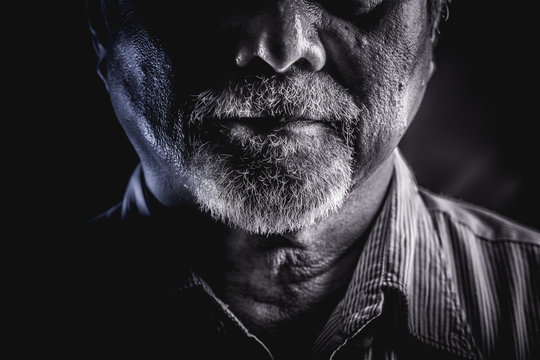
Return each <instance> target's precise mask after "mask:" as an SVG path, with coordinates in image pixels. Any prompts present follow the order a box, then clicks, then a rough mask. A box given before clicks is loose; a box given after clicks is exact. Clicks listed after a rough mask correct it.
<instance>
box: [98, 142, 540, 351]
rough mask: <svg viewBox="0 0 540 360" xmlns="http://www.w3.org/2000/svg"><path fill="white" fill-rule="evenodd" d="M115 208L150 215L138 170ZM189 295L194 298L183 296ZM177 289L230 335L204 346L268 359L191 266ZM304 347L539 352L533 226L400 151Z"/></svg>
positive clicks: (538, 249)
mask: <svg viewBox="0 0 540 360" xmlns="http://www.w3.org/2000/svg"><path fill="white" fill-rule="evenodd" d="M115 214H116V215H118V216H119V217H120V218H123V219H126V218H133V217H136V216H138V215H151V214H152V207H151V206H150V205H149V203H148V193H147V190H145V186H144V180H143V177H142V172H141V170H140V168H138V169H137V170H136V172H135V173H134V175H133V176H132V178H131V181H130V184H129V186H128V190H127V192H126V196H125V198H124V201H123V203H122V204H120V205H119V206H117V207H116V208H114V209H112V210H111V211H110V212H109V213H108V214H107V215H106V217H108V218H113V217H114V216H115ZM194 293H196V294H198V295H197V296H198V297H196V299H197V300H186V299H194V297H193V296H194V295H193V294H194ZM175 296H176V299H178V301H181V300H180V299H184V300H182V301H185V303H183V304H189V305H185V306H186V307H188V308H190V311H189V314H188V316H191V317H194V319H195V320H194V321H193V322H190V321H187V320H186V321H185V322H184V324H185V326H186V327H188V328H189V327H190V328H193V327H194V326H200V323H201V321H199V320H198V319H199V318H200V317H201V316H202V315H194V314H195V313H198V314H205V313H211V314H212V318H214V319H215V318H219V319H221V320H219V321H217V322H211V323H210V325H208V327H209V328H210V329H207V330H205V332H204V333H205V334H208V333H209V332H210V333H211V332H215V333H219V334H221V336H222V335H223V334H228V338H227V339H228V340H227V341H225V342H223V341H222V342H216V343H214V344H212V340H211V339H214V337H212V336H209V335H205V336H206V340H205V344H207V345H208V346H209V347H220V346H221V347H225V346H227V345H224V344H229V345H230V344H236V343H237V340H234V341H233V340H232V337H236V338H238V339H240V338H242V339H244V340H245V342H243V343H242V344H244V345H242V346H233V348H234V349H229V351H231V352H232V353H233V354H235V355H234V356H235V357H236V358H244V357H245V356H247V355H246V353H245V352H244V351H248V350H246V349H247V348H249V356H248V358H251V359H272V358H273V357H272V354H271V349H268V348H267V347H266V346H265V345H264V344H263V343H262V342H261V341H260V340H259V339H257V338H256V337H255V336H254V335H253V334H251V333H250V332H249V330H248V329H247V328H245V327H244V325H243V324H242V323H241V322H240V320H238V318H236V316H235V315H234V314H233V313H231V311H230V310H229V309H228V307H227V305H226V304H224V303H223V302H222V301H221V300H220V299H219V298H217V297H216V296H215V295H214V293H213V291H212V289H211V288H210V287H209V286H208V285H207V284H206V283H205V282H204V280H203V279H202V278H201V276H199V275H198V274H196V273H195V272H193V271H188V272H187V275H186V277H185V280H182V281H181V283H180V284H179V285H178V286H176V291H175ZM201 296H202V297H201ZM203 298H206V300H204V301H203V300H202V299H203ZM195 308H198V310H197V311H196V310H194V309H195ZM198 317H199V318H198ZM187 324H191V325H187ZM193 324H197V325H193ZM195 334H199V333H198V332H196V331H195ZM231 334H234V336H233V335H231ZM193 336H195V335H193ZM193 341H194V342H197V341H196V340H193ZM198 344H199V346H198V349H199V351H201V346H200V343H198ZM218 344H219V345H218ZM245 344H250V345H249V346H247V345H245ZM231 346H232V345H231ZM222 351H223V352H224V353H225V350H222ZM312 354H313V355H312V357H310V358H313V359H366V360H367V359H409V358H417V357H425V358H435V357H437V358H438V359H540V234H539V233H537V232H535V231H533V230H531V229H528V228H526V227H524V226H521V225H519V224H516V223H515V222H512V221H510V220H508V219H505V218H503V217H501V216H499V215H497V214H494V213H492V212H490V211H488V210H485V209H482V208H479V207H477V206H474V205H471V204H467V203H465V202H461V201H456V200H453V199H449V198H445V197H442V196H440V195H436V194H433V193H431V192H429V191H426V190H424V189H421V188H420V187H419V186H418V185H417V184H416V182H415V179H414V176H413V174H412V171H411V170H410V169H409V168H408V165H407V164H406V162H405V160H404V159H403V158H402V156H401V154H400V153H399V151H396V154H395V165H394V175H393V179H392V182H391V185H390V189H389V192H388V195H387V198H386V199H385V201H384V204H383V206H382V209H381V211H380V213H379V214H378V216H377V218H376V219H375V222H374V225H373V227H372V229H371V230H370V234H369V236H368V238H367V240H366V243H365V245H364V248H363V250H362V253H361V254H360V256H359V259H358V262H357V265H356V268H355V270H354V273H353V276H352V279H351V281H350V283H349V285H348V288H347V290H346V292H345V295H344V296H343V298H342V299H341V300H340V301H339V303H338V305H337V306H336V307H335V309H334V311H333V312H332V314H331V315H330V317H329V318H328V320H327V322H326V325H325V326H324V327H323V329H322V331H321V332H320V334H319V336H318V338H317V340H316V341H315V343H314V345H313V348H312ZM196 358H197V357H196ZM202 358H204V356H202ZM275 360H279V359H275Z"/></svg>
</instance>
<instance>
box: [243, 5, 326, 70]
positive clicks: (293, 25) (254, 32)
mask: <svg viewBox="0 0 540 360" xmlns="http://www.w3.org/2000/svg"><path fill="white" fill-rule="evenodd" d="M315 25H316V15H315V14H314V13H313V11H310V10H309V9H307V5H306V4H305V3H304V1H299V0H288V1H277V2H276V3H274V4H273V5H271V8H270V9H268V8H267V9H266V11H262V12H259V13H257V14H256V15H254V16H253V17H252V18H250V19H248V20H247V27H246V30H247V34H246V36H245V38H244V39H242V41H241V42H240V44H239V46H238V50H237V53H236V64H237V66H239V67H245V66H247V65H248V64H249V63H250V62H251V61H253V60H254V59H256V58H259V59H261V60H263V61H264V62H265V63H267V64H268V65H270V66H271V67H272V69H273V70H274V71H276V72H278V73H284V72H287V71H288V70H289V69H290V68H291V67H292V66H293V65H296V66H299V67H302V68H303V69H305V70H308V71H319V70H320V69H322V67H323V66H324V64H325V61H326V53H325V50H324V47H323V45H322V43H321V41H320V39H319V36H318V34H317V30H316V27H315Z"/></svg>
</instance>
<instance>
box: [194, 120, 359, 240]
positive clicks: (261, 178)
mask: <svg viewBox="0 0 540 360" xmlns="http://www.w3.org/2000/svg"><path fill="white" fill-rule="evenodd" d="M235 135H236V136H237V137H238V135H237V134H235ZM237 140H238V141H242V140H245V145H244V147H243V153H242V155H240V156H238V155H235V156H233V155H231V154H221V153H219V152H216V150H217V149H215V148H212V147H210V146H208V145H202V146H200V147H198V148H197V150H196V151H195V152H194V154H193V157H192V158H191V161H189V165H188V171H187V173H188V174H189V177H190V181H189V183H190V184H191V185H190V186H191V187H192V189H191V190H192V191H193V193H194V194H195V198H196V199H197V201H198V202H199V204H200V205H201V206H202V208H203V209H204V210H206V211H208V212H209V213H210V214H211V215H212V216H213V217H214V218H215V219H217V220H219V221H222V222H225V223H227V224H229V225H230V226H233V227H238V228H240V229H243V230H246V231H249V232H252V233H256V234H270V233H274V234H281V233H285V232H289V231H294V230H298V229H301V228H304V227H307V226H309V225H312V224H314V223H315V222H316V221H317V220H319V219H321V218H323V217H325V216H327V215H328V214H329V213H330V212H332V211H334V210H336V209H337V208H339V207H340V206H341V204H342V203H343V201H344V199H345V197H346V195H347V192H348V190H349V188H350V186H351V182H352V152H351V151H350V150H349V148H348V147H347V146H345V144H344V143H343V141H342V140H341V139H339V138H338V137H337V136H335V135H334V134H332V133H331V132H330V131H328V135H327V136H325V137H310V136H298V137H294V138H289V137H272V136H269V137H263V138H259V137H256V138H247V139H246V138H244V139H237ZM240 158H241V159H242V160H239V159H240Z"/></svg>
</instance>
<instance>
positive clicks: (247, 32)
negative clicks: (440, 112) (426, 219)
mask: <svg viewBox="0 0 540 360" xmlns="http://www.w3.org/2000/svg"><path fill="white" fill-rule="evenodd" d="M170 3H171V2H166V1H156V2H152V4H150V2H145V1H136V0H131V1H129V0H126V1H117V2H115V1H104V2H102V7H101V9H100V11H98V13H100V14H101V17H100V16H96V17H94V18H92V16H91V19H90V20H91V25H92V31H93V35H94V44H95V48H96V52H97V54H98V58H99V73H100V76H101V77H102V78H103V79H104V82H105V84H106V86H107V89H108V91H109V93H110V95H111V101H112V104H113V107H114V110H115V112H116V114H117V117H118V119H119V121H120V123H121V125H122V126H123V128H124V130H125V131H126V133H127V135H128V137H129V139H130V141H131V143H132V144H133V146H134V148H135V150H136V151H137V153H138V155H139V157H140V159H141V164H142V167H143V171H144V176H145V180H146V182H147V184H148V186H149V188H150V191H151V192H152V193H153V195H154V196H155V197H156V198H157V199H158V201H159V202H160V203H162V204H163V205H165V206H167V207H176V206H181V205H184V204H185V203H193V204H194V206H198V207H200V208H201V209H203V210H204V211H205V213H207V214H209V215H208V216H212V218H214V219H215V220H217V222H218V223H219V224H220V226H221V231H220V232H219V234H220V238H219V239H216V240H215V241H216V246H217V248H219V249H220V251H219V254H218V255H219V257H220V261H219V265H216V264H215V263H214V264H207V263H205V262H204V261H201V263H200V268H201V272H202V273H204V274H206V277H207V279H208V281H209V282H210V284H211V286H212V288H213V289H215V291H216V293H217V294H218V296H219V297H220V298H222V299H223V301H225V302H226V303H227V304H228V305H229V306H230V309H231V310H232V311H233V313H234V314H235V315H237V316H238V318H239V319H240V320H241V321H242V322H243V323H244V324H245V325H246V326H247V327H248V329H250V331H252V332H253V333H254V334H256V335H257V336H259V337H260V338H261V339H262V340H263V341H264V342H265V343H267V344H268V346H269V348H270V350H271V351H272V352H273V353H274V354H275V355H276V358H277V359H280V358H286V357H287V356H292V355H294V354H295V353H297V354H301V353H307V352H308V351H309V347H310V345H311V343H312V342H313V340H314V338H315V337H316V335H317V332H318V331H320V330H321V327H322V326H323V325H324V321H325V319H327V317H328V316H329V314H330V312H331V311H332V309H333V307H334V306H335V305H336V303H337V301H338V299H339V298H340V296H341V295H342V293H343V291H344V290H345V287H346V285H347V283H348V281H349V278H350V276H351V274H352V272H353V270H354V267H355V261H356V259H357V257H358V255H359V253H360V251H361V249H362V243H363V239H364V237H365V235H366V233H367V230H368V228H369V225H370V224H371V222H372V221H373V219H374V217H375V216H376V213H377V211H378V209H379V208H380V206H381V203H382V202H383V199H384V195H385V193H386V191H387V188H388V184H389V182H390V179H391V176H392V166H393V155H392V153H393V151H394V149H395V148H396V146H397V144H398V142H399V140H400V138H401V136H402V135H403V134H404V132H405V130H406V128H407V127H408V125H409V124H410V122H411V121H412V118H413V117H414V115H415V113H416V111H417V109H418V107H419V105H420V102H421V99H422V97H423V93H424V91H425V87H426V85H427V82H428V80H429V77H430V76H431V72H432V69H433V67H432V62H431V60H432V47H433V39H432V37H431V35H432V31H431V30H432V29H431V26H430V21H429V19H428V11H427V4H426V1H424V0H356V1H352V0H350V1H349V0H347V1H346V0H343V1H341V2H339V1H330V0H328V1H320V2H316V1H307V0H275V1H264V2H262V3H259V2H247V1H232V2H230V3H229V2H227V4H226V5H224V4H221V3H223V2H219V1H215V2H214V1H212V2H211V4H210V5H211V6H209V5H208V4H207V3H206V2H205V3H204V4H203V2H196V4H190V5H193V6H186V8H185V9H184V10H183V11H178V10H175V11H173V9H169V8H168V6H171V5H170ZM336 4H339V5H336ZM177 6H179V7H182V5H177ZM193 18H195V19H199V21H197V22H193V21H189V19H193ZM308 74H309V75H308ZM246 84H248V85H247V86H246ZM265 84H270V85H271V86H266V85H265ZM313 84H319V85H320V87H319V88H318V90H317V91H312V92H311V93H310V89H311V88H312V87H313V86H312V85H313ZM255 89H256V90H255ZM275 89H287V91H288V93H289V95H288V97H286V96H284V95H283V93H284V91H283V90H279V91H276V90H275ZM321 89H322V90H321ZM289 90H290V91H289ZM254 91H258V92H256V94H262V95H261V96H260V99H263V100H260V101H259V102H257V100H256V99H254V96H253V94H254ZM325 91H326V92H327V96H326V97H324V96H323V97H320V98H317V97H315V95H313V96H309V94H320V93H321V92H323V93H324V92H325ZM302 93H306V94H308V96H302ZM208 94H210V95H212V96H208ZM268 94H272V97H271V99H270V100H269V97H268ZM224 99H230V101H225V100H224ZM291 99H292V100H291ZM315 99H316V100H315ZM330 99H338V100H339V101H334V102H332V101H330ZM201 101H202V103H201ZM201 104H202V105H201ZM216 104H218V105H219V106H216ZM242 104H243V105H242ZM242 106H244V107H242ZM344 107H347V108H350V109H351V110H350V111H349V112H345V113H343V114H341V115H339V114H338V112H339V111H337V109H340V108H344ZM195 109H199V110H201V109H202V111H200V112H199V113H198V114H199V115H197V116H194V115H193V114H194V113H195ZM239 109H241V110H239ZM200 114H203V115H200ZM208 114H211V115H208ZM231 114H232V115H231ZM346 114H349V115H346ZM193 119H199V120H193ZM336 174H338V175H336ZM290 189H294V191H291V190H290ZM336 189H342V190H340V191H336ZM315 193H317V194H316V195H317V196H314V195H313V194H315ZM274 199H280V201H275V202H274V201H273V200H274ZM280 206H281V209H280ZM285 207H286V208H291V209H294V211H291V212H289V213H285V215H284V214H283V211H282V209H284V208H285ZM231 209H232V210H231ZM291 218H292V219H293V220H290V219H291ZM253 224H255V225H253ZM186 226H189V225H187V224H181V225H179V227H178V232H179V235H181V234H185V233H189V229H187V228H186ZM203 255H204V254H203ZM202 257H204V256H202ZM290 334H294V347H295V348H296V350H295V348H292V346H293V344H292V343H290V341H291V340H292V338H293V337H292V336H291V335H290ZM288 339H289V340H288Z"/></svg>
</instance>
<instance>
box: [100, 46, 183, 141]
mask: <svg viewBox="0 0 540 360" xmlns="http://www.w3.org/2000/svg"><path fill="white" fill-rule="evenodd" d="M124 38H126V39H129V40H124ZM141 39H144V40H141ZM148 39H149V37H148V36H134V35H128V36H125V37H123V36H122V35H120V36H119V37H118V39H116V40H115V44H114V46H111V52H110V56H109V58H108V59H109V62H108V76H107V80H108V85H109V89H110V93H111V99H112V101H113V106H114V107H115V111H116V112H117V113H119V114H117V115H118V118H119V120H120V121H121V122H122V125H123V126H124V127H127V128H129V130H130V132H131V133H132V132H134V131H137V129H139V130H140V132H141V133H143V135H145V136H154V137H162V136H164V135H166V134H163V133H162V131H163V129H170V128H171V127H172V126H173V125H174V123H175V122H176V118H177V112H178V111H177V110H176V109H177V106H176V100H175V97H174V96H173V91H172V89H173V76H172V75H173V72H172V70H171V65H170V61H169V60H168V57H167V56H166V54H165V52H164V51H162V50H161V49H160V48H159V47H158V46H156V45H155V44H154V43H152V42H151V41H150V40H148ZM115 99H118V101H115ZM149 140H150V139H149Z"/></svg>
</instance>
